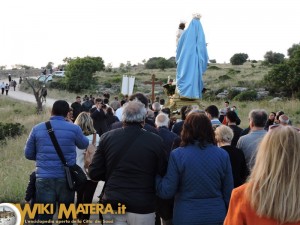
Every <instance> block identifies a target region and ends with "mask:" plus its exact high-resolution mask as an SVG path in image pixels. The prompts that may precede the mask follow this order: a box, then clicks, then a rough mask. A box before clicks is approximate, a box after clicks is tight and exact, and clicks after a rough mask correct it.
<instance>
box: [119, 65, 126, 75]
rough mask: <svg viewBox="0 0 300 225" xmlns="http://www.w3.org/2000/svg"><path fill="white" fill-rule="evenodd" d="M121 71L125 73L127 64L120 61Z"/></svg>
mask: <svg viewBox="0 0 300 225" xmlns="http://www.w3.org/2000/svg"><path fill="white" fill-rule="evenodd" d="M119 71H120V72H121V73H125V72H126V69H125V64H124V63H120V66H119Z"/></svg>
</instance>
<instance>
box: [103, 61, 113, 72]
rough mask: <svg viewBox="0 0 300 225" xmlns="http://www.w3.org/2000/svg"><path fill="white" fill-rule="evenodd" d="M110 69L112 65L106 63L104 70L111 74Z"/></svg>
mask: <svg viewBox="0 0 300 225" xmlns="http://www.w3.org/2000/svg"><path fill="white" fill-rule="evenodd" d="M112 68H113V66H112V63H108V64H107V66H106V68H105V71H107V72H111V71H112Z"/></svg>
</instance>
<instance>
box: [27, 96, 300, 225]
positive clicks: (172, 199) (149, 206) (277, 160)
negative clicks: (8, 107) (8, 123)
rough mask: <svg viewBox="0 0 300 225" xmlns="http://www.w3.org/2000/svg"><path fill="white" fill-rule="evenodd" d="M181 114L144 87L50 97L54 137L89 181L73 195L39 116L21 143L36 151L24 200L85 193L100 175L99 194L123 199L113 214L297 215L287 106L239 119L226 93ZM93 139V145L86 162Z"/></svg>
mask: <svg viewBox="0 0 300 225" xmlns="http://www.w3.org/2000/svg"><path fill="white" fill-rule="evenodd" d="M180 114H181V119H180V120H176V119H174V117H173V115H172V114H171V111H170V109H169V108H167V107H166V106H165V105H164V101H162V100H161V99H158V98H157V99H156V102H153V103H151V102H150V101H149V99H148V98H147V97H146V96H145V95H144V94H142V93H135V94H133V95H131V96H125V97H124V98H123V99H121V100H119V99H118V97H114V98H113V101H110V96H109V95H108V94H105V95H104V96H103V98H94V97H93V96H89V97H88V96H84V97H83V102H81V97H80V96H77V97H76V101H75V102H74V103H72V104H71V107H70V106H69V104H68V103H67V102H65V101H62V100H58V101H56V102H55V103H54V105H53V107H52V116H51V118H50V122H51V124H52V127H53V130H54V132H55V134H56V137H57V140H58V143H59V145H60V146H61V149H62V151H63V154H64V155H65V158H66V160H67V163H68V164H69V165H73V164H75V163H77V164H78V165H79V166H80V167H81V168H82V169H83V171H84V172H85V173H86V175H87V177H88V181H87V182H86V184H85V185H83V186H82V187H81V188H80V190H78V191H77V193H76V196H77V197H76V200H75V192H74V191H71V190H69V189H68V187H67V184H66V179H65V174H64V169H63V164H62V163H61V161H60V159H59V156H58V155H57V153H56V151H55V150H54V147H53V144H52V142H51V139H50V137H49V134H48V132H47V128H46V125H45V123H40V124H38V125H36V126H35V127H33V129H32V131H31V133H30V135H29V138H28V140H27V142H26V145H25V156H26V158H27V159H30V160H35V161H36V170H35V173H34V175H31V178H32V179H31V182H30V183H29V186H28V189H27V195H26V201H31V202H32V201H34V202H36V203H53V204H55V203H64V204H66V205H67V206H68V205H70V204H71V203H74V201H76V204H77V205H78V204H80V203H91V202H92V201H93V196H94V194H97V195H100V193H95V191H96V188H97V185H98V181H105V185H104V188H103V190H102V194H101V199H100V202H101V203H103V204H108V203H109V204H111V205H112V207H113V209H114V210H115V211H116V210H117V208H118V206H119V204H120V203H121V204H124V205H125V206H126V214H124V215H122V214H109V213H108V214H105V215H103V218H104V221H114V224H128V225H141V224H145V225H148V224H149V225H154V224H155V225H158V224H164V225H171V224H174V225H177V224H178V225H182V224H191V225H192V224H193V225H194V224H195V225H196V224H197V225H198V224H226V225H239V224H255V225H259V224H264V225H265V224H274V225H275V224H300V207H299V206H300V200H299V198H298V196H299V194H300V193H299V192H300V188H299V187H300V160H299V159H300V158H299V157H300V133H299V129H298V128H296V127H293V126H292V125H291V121H290V120H289V118H288V116H287V115H286V114H284V112H282V111H280V112H277V113H273V112H271V113H270V114H269V116H268V114H267V112H266V111H265V110H263V109H254V110H251V111H250V112H249V127H248V128H246V129H242V128H240V127H239V124H240V123H241V120H240V119H239V116H238V110H237V108H236V107H230V106H229V102H227V101H226V102H225V108H222V109H219V108H218V107H217V106H215V105H210V106H208V107H206V108H205V110H200V109H199V108H197V107H194V106H190V105H188V106H184V107H182V108H181V110H180ZM90 144H92V145H95V146H97V150H96V152H95V155H94V156H93V159H92V162H91V164H90V165H88V166H87V165H85V163H84V154H85V151H86V149H87V147H88V146H89V145H90ZM32 176H34V178H35V179H34V178H33V177H32ZM52 216H53V215H42V214H41V215H38V216H37V217H38V219H40V220H48V219H51V218H52ZM77 217H78V218H79V219H81V220H88V219H89V218H90V215H89V213H87V214H83V213H81V214H80V215H77Z"/></svg>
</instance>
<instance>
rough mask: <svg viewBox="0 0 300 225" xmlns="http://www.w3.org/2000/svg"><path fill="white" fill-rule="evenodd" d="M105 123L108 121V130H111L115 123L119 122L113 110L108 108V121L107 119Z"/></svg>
mask: <svg viewBox="0 0 300 225" xmlns="http://www.w3.org/2000/svg"><path fill="white" fill-rule="evenodd" d="M105 121H106V124H107V127H108V130H111V125H112V124H113V123H114V122H118V121H119V118H118V117H117V116H115V115H114V112H113V109H112V108H111V107H108V108H107V109H106V119H105Z"/></svg>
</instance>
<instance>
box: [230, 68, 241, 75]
mask: <svg viewBox="0 0 300 225" xmlns="http://www.w3.org/2000/svg"><path fill="white" fill-rule="evenodd" d="M240 72H241V71H240V70H235V69H229V70H228V72H227V75H236V74H238V73H240Z"/></svg>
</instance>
